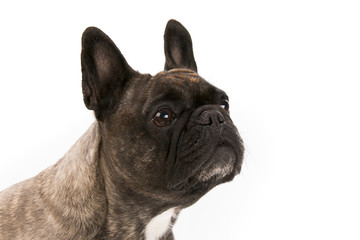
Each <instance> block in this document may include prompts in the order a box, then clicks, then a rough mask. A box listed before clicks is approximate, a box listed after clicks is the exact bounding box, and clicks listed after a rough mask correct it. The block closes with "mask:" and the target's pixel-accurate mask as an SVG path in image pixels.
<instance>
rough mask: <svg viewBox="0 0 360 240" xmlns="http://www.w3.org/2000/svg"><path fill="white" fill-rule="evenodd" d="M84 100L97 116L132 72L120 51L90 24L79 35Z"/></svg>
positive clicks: (112, 102) (108, 105)
mask: <svg viewBox="0 0 360 240" xmlns="http://www.w3.org/2000/svg"><path fill="white" fill-rule="evenodd" d="M81 66H82V76H83V81H82V87H83V95H84V102H85V105H86V107H87V108H88V109H91V110H94V112H95V116H96V117H97V118H98V119H100V118H101V116H102V115H103V114H104V113H106V112H107V111H109V110H111V109H112V107H113V106H114V105H115V103H116V94H115V93H120V92H121V88H122V86H123V85H124V84H125V83H126V82H127V81H129V80H130V79H131V78H132V77H133V75H134V74H135V72H134V70H132V68H131V67H130V66H129V65H128V64H127V62H126V60H125V58H124V57H123V55H122V54H121V52H120V50H119V49H118V48H117V47H116V45H115V44H114V43H113V41H112V40H111V39H110V38H109V37H108V36H107V35H106V34H105V33H103V32H102V31H101V30H100V29H97V28H95V27H90V28H88V29H86V30H85V32H84V33H83V37H82V52H81Z"/></svg>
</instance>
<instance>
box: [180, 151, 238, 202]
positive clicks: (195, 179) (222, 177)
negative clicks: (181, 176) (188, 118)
mask: <svg viewBox="0 0 360 240" xmlns="http://www.w3.org/2000/svg"><path fill="white" fill-rule="evenodd" d="M240 164H241V163H240V161H238V159H237V156H236V153H235V152H234V151H233V149H232V148H230V147H227V146H220V147H218V148H217V149H216V151H215V153H214V154H213V155H212V157H211V158H210V159H209V160H208V161H206V162H205V163H204V165H203V166H202V167H201V168H200V170H199V171H198V172H197V173H195V174H194V175H192V176H190V177H189V178H188V180H187V182H186V183H185V184H184V185H183V186H182V189H181V191H182V192H184V193H185V194H187V195H204V194H205V193H207V192H208V191H210V190H211V189H212V188H214V187H215V186H217V185H219V184H221V183H225V182H228V181H231V180H233V178H234V177H235V175H236V174H238V173H239V172H240V168H241V166H240Z"/></svg>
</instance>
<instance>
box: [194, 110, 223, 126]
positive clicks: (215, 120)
mask: <svg viewBox="0 0 360 240" xmlns="http://www.w3.org/2000/svg"><path fill="white" fill-rule="evenodd" d="M224 121H225V119H224V116H223V115H222V114H221V113H220V112H219V111H216V110H206V111H204V112H202V113H201V114H200V116H199V118H198V121H197V122H198V124H200V125H213V124H219V123H220V124H221V123H223V122H224Z"/></svg>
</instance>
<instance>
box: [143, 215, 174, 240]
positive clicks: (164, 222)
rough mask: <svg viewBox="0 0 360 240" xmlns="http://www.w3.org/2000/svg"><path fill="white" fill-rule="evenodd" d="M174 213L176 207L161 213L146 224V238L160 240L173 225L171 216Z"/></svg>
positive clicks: (147, 239)
mask: <svg viewBox="0 0 360 240" xmlns="http://www.w3.org/2000/svg"><path fill="white" fill-rule="evenodd" d="M173 215H174V208H170V209H169V210H167V211H165V212H163V213H160V214H159V215H157V216H156V217H154V218H153V219H151V221H150V222H149V223H148V224H147V225H146V228H145V239H146V240H158V239H159V238H161V237H162V236H163V235H164V234H165V233H166V231H167V230H168V229H169V228H170V227H171V217H172V216H173Z"/></svg>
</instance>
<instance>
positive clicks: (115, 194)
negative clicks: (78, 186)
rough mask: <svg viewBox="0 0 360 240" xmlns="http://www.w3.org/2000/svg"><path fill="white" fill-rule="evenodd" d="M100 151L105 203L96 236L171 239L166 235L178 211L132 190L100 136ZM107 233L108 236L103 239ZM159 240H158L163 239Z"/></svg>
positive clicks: (168, 234) (147, 239) (152, 239)
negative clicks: (100, 226) (105, 208)
mask: <svg viewBox="0 0 360 240" xmlns="http://www.w3.org/2000/svg"><path fill="white" fill-rule="evenodd" d="M102 138H103V139H102V141H101V143H100V149H99V162H100V169H101V175H102V177H103V180H104V186H105V194H106V200H107V216H106V220H105V225H104V229H103V230H104V231H103V233H102V234H101V235H100V236H99V237H101V238H104V239H145V240H156V239H159V238H158V237H161V236H162V237H163V238H164V239H172V232H171V231H169V230H170V228H171V227H172V225H173V224H174V222H175V220H176V217H177V215H178V214H179V212H180V208H174V207H173V206H172V205H169V204H166V203H165V201H161V200H159V199H155V198H154V196H152V195H151V194H150V195H148V194H146V193H145V191H141V190H139V189H136V190H135V189H133V188H132V187H131V185H129V182H127V180H126V178H122V176H121V171H120V170H119V169H117V168H116V167H115V166H116V165H117V164H115V162H114V161H119V159H113V158H111V157H109V155H108V154H107V153H108V152H109V150H108V149H106V143H105V141H104V139H105V138H106V137H105V136H102ZM107 232H110V233H111V235H104V236H103V234H106V233H107ZM163 238H161V239H163Z"/></svg>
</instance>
